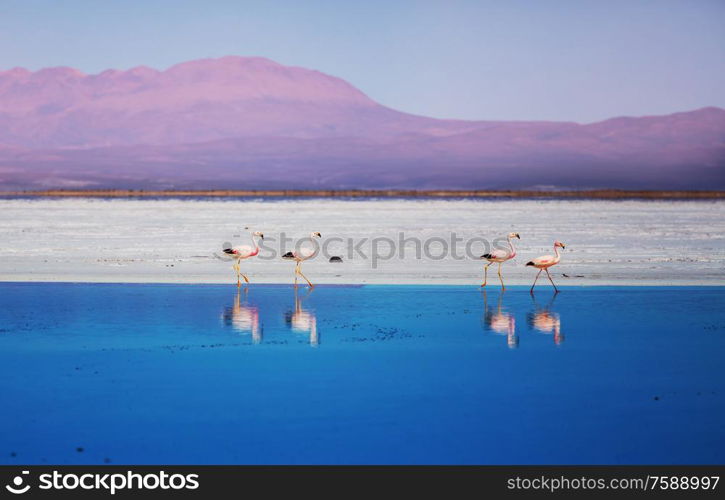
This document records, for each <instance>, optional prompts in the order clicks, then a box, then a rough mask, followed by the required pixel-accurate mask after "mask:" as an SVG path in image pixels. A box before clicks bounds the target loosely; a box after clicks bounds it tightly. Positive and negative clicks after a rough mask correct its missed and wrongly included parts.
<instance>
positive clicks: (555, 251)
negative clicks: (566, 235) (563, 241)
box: [554, 245, 561, 262]
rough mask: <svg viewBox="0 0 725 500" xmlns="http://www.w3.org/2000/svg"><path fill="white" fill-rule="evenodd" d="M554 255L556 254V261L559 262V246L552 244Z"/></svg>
mask: <svg viewBox="0 0 725 500" xmlns="http://www.w3.org/2000/svg"><path fill="white" fill-rule="evenodd" d="M554 255H555V256H556V261H557V262H559V259H561V255H559V247H558V246H556V245H554Z"/></svg>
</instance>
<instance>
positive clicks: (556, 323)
mask: <svg viewBox="0 0 725 500" xmlns="http://www.w3.org/2000/svg"><path fill="white" fill-rule="evenodd" d="M532 299H533V301H534V311H533V312H530V313H528V314H527V315H526V322H527V323H528V325H529V328H533V329H534V330H537V331H539V332H541V333H544V334H553V335H554V343H555V344H556V345H560V344H561V343H562V342H564V335H563V334H562V333H561V317H560V316H559V313H557V312H554V311H552V310H551V308H552V306H553V305H554V300H556V292H554V294H553V295H552V297H551V300H549V303H548V304H547V305H546V307H541V306H539V305H538V304H537V303H536V298H535V297H533V296H532Z"/></svg>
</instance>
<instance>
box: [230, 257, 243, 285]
mask: <svg viewBox="0 0 725 500" xmlns="http://www.w3.org/2000/svg"><path fill="white" fill-rule="evenodd" d="M232 269H234V270H235V271H236V273H237V288H239V287H240V286H242V283H241V282H240V281H239V263H238V262H237V263H236V264H234V265H233V266H232Z"/></svg>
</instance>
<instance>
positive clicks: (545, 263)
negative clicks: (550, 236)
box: [526, 241, 566, 293]
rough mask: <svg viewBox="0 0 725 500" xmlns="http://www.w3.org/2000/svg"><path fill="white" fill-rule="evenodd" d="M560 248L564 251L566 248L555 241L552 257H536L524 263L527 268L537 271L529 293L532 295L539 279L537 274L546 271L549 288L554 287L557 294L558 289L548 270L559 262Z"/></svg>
mask: <svg viewBox="0 0 725 500" xmlns="http://www.w3.org/2000/svg"><path fill="white" fill-rule="evenodd" d="M560 248H561V249H564V248H566V246H565V245H564V244H563V243H562V242H560V241H555V242H554V255H542V256H541V257H536V258H535V259H533V260H530V261H529V262H527V263H526V265H527V266H534V267H535V268H536V269H538V270H539V272H538V274H537V275H536V278H535V279H534V284H533V285H531V293H534V287H535V286H536V281H537V280H538V279H539V274H541V271H546V275H547V276H548V277H549V281H551V286H553V287H554V291H555V292H556V293H559V289H558V288H556V285H555V284H554V280H552V279H551V274H549V268H550V267H551V266H555V265H556V264H558V263H559V261H560V260H561V255H559V249H560Z"/></svg>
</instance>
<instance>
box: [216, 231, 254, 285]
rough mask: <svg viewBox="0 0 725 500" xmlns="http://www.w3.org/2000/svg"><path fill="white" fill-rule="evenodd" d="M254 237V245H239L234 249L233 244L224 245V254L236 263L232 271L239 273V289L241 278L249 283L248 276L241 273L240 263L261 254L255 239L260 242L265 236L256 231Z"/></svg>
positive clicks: (252, 235) (252, 234)
mask: <svg viewBox="0 0 725 500" xmlns="http://www.w3.org/2000/svg"><path fill="white" fill-rule="evenodd" d="M251 237H252V245H251V246H250V245H238V246H235V247H233V246H232V244H231V243H224V248H223V250H224V253H225V254H226V255H229V256H230V257H232V258H233V259H234V260H235V262H234V265H233V266H232V269H234V270H235V271H236V272H237V288H239V287H240V286H242V283H241V281H240V280H239V277H240V275H241V277H243V278H244V281H245V282H247V283H249V278H247V275H246V274H243V273H242V272H241V271H240V268H239V263H240V262H241V261H243V260H245V259H248V258H250V257H254V256H255V255H257V254H258V253H259V241H255V239H254V238H255V237H259V239H260V240H263V239H264V235H263V234H262V233H260V232H259V231H256V232H254V233H251Z"/></svg>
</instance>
